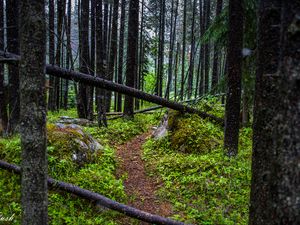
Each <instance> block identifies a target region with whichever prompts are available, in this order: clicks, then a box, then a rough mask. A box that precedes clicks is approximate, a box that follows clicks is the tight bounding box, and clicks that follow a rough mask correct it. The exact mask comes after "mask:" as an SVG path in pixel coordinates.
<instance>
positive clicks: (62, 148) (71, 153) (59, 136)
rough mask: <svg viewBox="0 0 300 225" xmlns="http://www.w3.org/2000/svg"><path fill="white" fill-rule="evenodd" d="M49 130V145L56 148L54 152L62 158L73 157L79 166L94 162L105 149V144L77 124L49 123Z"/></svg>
mask: <svg viewBox="0 0 300 225" xmlns="http://www.w3.org/2000/svg"><path fill="white" fill-rule="evenodd" d="M47 132H48V145H50V146H53V147H54V148H55V151H54V153H53V154H55V156H57V157H59V158H60V159H67V160H69V159H72V161H74V162H75V163H77V164H78V165H79V166H82V165H84V164H85V163H91V162H93V161H94V157H95V156H96V155H97V153H99V152H101V150H103V146H101V145H100V144H99V143H98V142H97V141H96V140H95V139H94V138H93V137H92V136H91V135H90V134H88V133H86V132H84V130H83V129H82V128H81V127H80V126H78V125H75V124H69V125H64V124H60V123H57V124H48V125H47Z"/></svg>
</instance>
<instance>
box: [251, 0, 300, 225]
mask: <svg viewBox="0 0 300 225" xmlns="http://www.w3.org/2000/svg"><path fill="white" fill-rule="evenodd" d="M281 4H282V5H281ZM299 10H300V4H299V1H288V3H287V2H284V1H279V0H277V1H276V0H268V1H261V2H260V5H259V16H260V17H259V33H258V34H259V36H258V40H259V41H258V44H259V45H258V70H257V76H256V93H255V108H254V130H253V131H254V133H253V158H252V159H253V163H252V177H253V178H252V186H251V201H250V202H251V206H250V221H249V224H258V225H260V224H299V223H300V216H299V204H298V203H299V192H300V189H299V187H300V183H299V180H300V177H299V174H300V170H299V155H300V152H299V144H300V137H299V131H300V123H299V114H300V110H299V107H297V105H299V104H300V102H299V94H300V92H299V73H298V72H297V71H299V56H300V55H299V52H300V45H299V40H300V34H299V31H298V30H297V29H296V30H295V29H292V28H296V27H297V25H296V24H299V17H298V16H297V15H298V13H299ZM281 19H282V21H281ZM280 24H282V26H281V27H280ZM280 32H281V38H280ZM280 40H281V41H282V42H281V43H280ZM262 209H263V211H261V210H262Z"/></svg>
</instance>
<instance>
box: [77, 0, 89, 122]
mask: <svg viewBox="0 0 300 225" xmlns="http://www.w3.org/2000/svg"><path fill="white" fill-rule="evenodd" d="M80 23H81V24H80V30H79V33H80V38H81V40H80V42H81V45H80V47H81V49H80V72H82V73H86V74H89V73H90V71H89V61H90V58H89V1H88V0H87V1H81V15H80ZM78 95H79V96H78V103H77V105H78V106H77V110H78V117H79V118H87V117H88V108H87V104H88V91H87V87H86V86H85V85H82V84H79V90H78Z"/></svg>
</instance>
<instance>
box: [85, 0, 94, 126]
mask: <svg viewBox="0 0 300 225" xmlns="http://www.w3.org/2000/svg"><path fill="white" fill-rule="evenodd" d="M90 8H91V23H90V24H91V36H90V44H91V48H90V58H91V59H90V63H89V64H90V74H91V76H95V36H96V34H95V32H96V31H95V13H96V11H95V10H96V0H91V7H90ZM88 95H89V97H88V105H87V111H88V119H89V120H90V121H93V120H94V87H88Z"/></svg>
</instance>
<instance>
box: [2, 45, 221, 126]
mask: <svg viewBox="0 0 300 225" xmlns="http://www.w3.org/2000/svg"><path fill="white" fill-rule="evenodd" d="M7 55H9V56H10V57H11V58H14V60H20V57H19V56H18V55H14V54H11V53H5V52H3V51H0V57H5V56H7ZM46 73H47V74H49V75H52V76H55V77H60V78H63V79H67V80H73V81H77V82H80V83H83V84H86V85H88V86H93V87H98V88H102V89H106V90H110V91H115V92H118V93H121V94H125V95H128V96H132V97H135V98H138V99H142V100H145V101H148V102H152V103H156V104H158V105H161V106H164V107H167V108H170V109H174V110H177V111H180V112H182V113H193V114H198V115H199V116H200V117H201V118H203V119H209V120H211V121H214V122H216V123H217V124H220V125H222V126H224V120H223V119H221V118H219V117H216V116H214V115H211V114H208V113H206V112H202V111H200V110H198V109H195V108H192V107H189V106H187V105H183V104H179V103H177V102H173V101H169V100H167V99H164V98H162V97H159V96H156V95H151V94H148V93H145V92H143V91H140V90H137V89H134V88H131V87H128V86H125V85H121V84H117V83H114V82H112V81H108V80H105V79H102V78H99V77H93V76H91V75H89V74H84V73H80V72H76V71H72V70H67V69H62V68H60V67H57V66H53V65H46Z"/></svg>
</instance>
